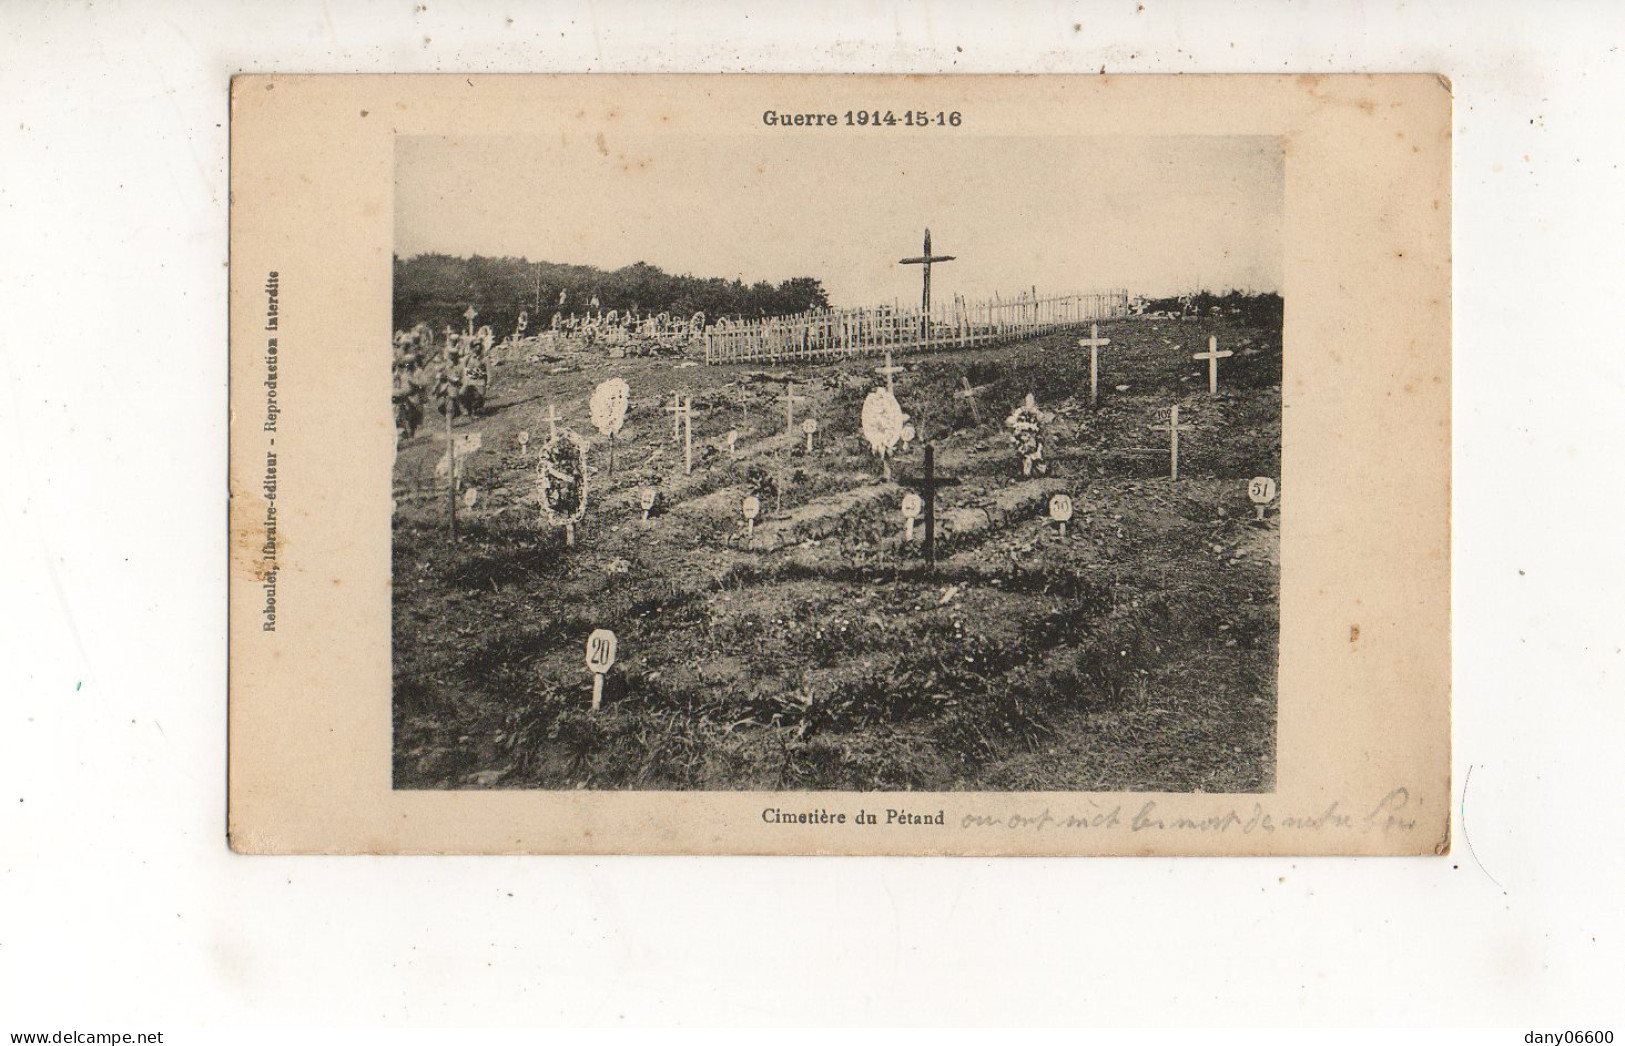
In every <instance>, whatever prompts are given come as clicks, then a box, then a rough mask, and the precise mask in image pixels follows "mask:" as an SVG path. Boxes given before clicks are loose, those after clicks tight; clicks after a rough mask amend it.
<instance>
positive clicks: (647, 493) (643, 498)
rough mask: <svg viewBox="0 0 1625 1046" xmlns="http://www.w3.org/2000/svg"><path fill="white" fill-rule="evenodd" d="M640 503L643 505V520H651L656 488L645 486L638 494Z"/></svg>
mask: <svg viewBox="0 0 1625 1046" xmlns="http://www.w3.org/2000/svg"><path fill="white" fill-rule="evenodd" d="M638 504H640V505H642V506H643V521H644V522H645V523H647V522H648V521H649V510H650V509H652V508H654V507H655V488H653V487H644V488H643V493H641V494H639V495H638Z"/></svg>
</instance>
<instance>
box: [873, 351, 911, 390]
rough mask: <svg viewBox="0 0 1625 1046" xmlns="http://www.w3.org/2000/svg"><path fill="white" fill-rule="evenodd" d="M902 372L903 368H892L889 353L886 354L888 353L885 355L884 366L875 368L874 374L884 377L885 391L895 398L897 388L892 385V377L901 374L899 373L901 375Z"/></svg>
mask: <svg viewBox="0 0 1625 1046" xmlns="http://www.w3.org/2000/svg"><path fill="white" fill-rule="evenodd" d="M903 370H904V368H902V367H894V366H892V362H891V353H890V352H888V353H886V365H885V366H884V367H876V368H875V373H876V374H881V375H884V376H885V378H886V391H887V392H889V393H891V394H892V395H893V396H896V395H897V387H896V386H895V385H894V384H892V375H894V374H901V373H903Z"/></svg>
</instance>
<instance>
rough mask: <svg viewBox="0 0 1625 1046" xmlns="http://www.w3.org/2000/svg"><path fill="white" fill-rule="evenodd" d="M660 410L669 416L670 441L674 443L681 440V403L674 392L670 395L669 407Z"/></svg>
mask: <svg viewBox="0 0 1625 1046" xmlns="http://www.w3.org/2000/svg"><path fill="white" fill-rule="evenodd" d="M661 409H662V410H664V411H665V412H666V413H667V414H670V415H671V441H672V442H673V443H676V442H677V441H678V440H680V439H682V438H683V401H682V400H681V399H680V398H679V397H678V395H677V393H675V392H674V393H672V394H671V406H669V407H662V408H661Z"/></svg>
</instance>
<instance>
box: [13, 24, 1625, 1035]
mask: <svg viewBox="0 0 1625 1046" xmlns="http://www.w3.org/2000/svg"><path fill="white" fill-rule="evenodd" d="M1142 7H1143V9H1142ZM1622 40H1625V8H1621V6H1620V5H1618V4H1616V3H1604V2H1598V3H1589V4H1588V3H1571V4H1568V5H1565V6H1563V7H1561V8H1558V7H1556V6H1555V5H1551V6H1548V5H1534V4H1529V5H1513V4H1510V3H1500V4H1485V3H1478V4H1470V3H1456V4H1450V3H1439V4H1421V5H1417V4H1399V3H1376V2H1367V3H1356V2H1349V3H1343V4H1334V3H1308V2H1299V3H1281V4H1273V5H1267V4H1221V3H1195V2H1192V3H1171V2H1167V0H1144V3H1143V5H1140V4H1136V3H1135V2H1134V0H1116V2H1112V3H1109V4H1090V5H1085V4H1062V3H1050V4H1044V3H1028V4H1021V5H1015V4H1004V5H1000V7H999V8H998V9H997V10H996V11H995V10H993V8H992V5H987V8H986V9H984V8H983V7H982V5H972V4H969V3H964V4H957V3H933V4H918V5H915V4H893V3H880V2H875V3H844V4H843V3H823V4H817V5H814V4H812V3H810V2H809V3H802V4H797V5H788V4H786V5H782V6H779V7H775V8H773V9H771V10H769V9H765V8H764V9H761V10H758V11H756V12H755V13H754V14H752V15H751V16H749V17H745V16H743V15H734V14H730V13H728V12H726V11H725V10H724V8H723V5H721V4H709V3H705V4H702V3H667V4H661V5H656V4H652V3H651V4H647V5H635V4H619V3H607V2H606V3H596V4H591V5H587V4H559V5H553V6H547V7H539V6H537V5H534V4H530V5H522V4H520V3H518V2H517V0H510V2H508V3H496V2H492V3H487V4H475V3H451V2H448V0H427V6H426V8H419V9H416V10H415V9H414V4H413V2H412V0H393V2H389V3H330V4H323V3H315V2H303V0H298V2H295V0H287V2H283V3H280V4H276V5H256V6H254V7H249V6H246V5H244V6H240V7H237V6H230V5H223V4H222V5H208V4H202V3H185V2H174V3H159V2H154V3H145V4H142V3H126V4H116V3H115V4H108V3H95V4H90V3H74V4H69V3H35V4H25V3H10V4H6V5H4V8H3V11H0V360H3V363H4V369H3V370H0V383H3V384H4V386H5V392H4V394H3V395H0V585H3V588H0V596H3V601H0V607H3V609H0V1032H10V1031H19V1030H47V1031H48V1030H54V1029H57V1028H67V1029H73V1028H80V1029H92V1028H94V1029H104V1030H147V1029H152V1028H171V1029H174V1028H182V1027H187V1026H193V1025H199V1024H224V1025H242V1026H259V1025H268V1024H278V1023H299V1024H347V1023H356V1024H376V1023H385V1022H394V1023H412V1024H425V1023H432V1024H458V1025H461V1024H487V1023H490V1024H510V1023H524V1024H530V1023H552V1022H560V1021H568V1022H593V1023H608V1024H615V1023H620V1022H628V1023H633V1022H668V1021H684V1022H701V1021H704V1022H722V1023H744V1022H778V1021H787V1022H788V1021H794V1022H856V1021H877V1022H894V1021H908V1022H923V1023H937V1022H989V1021H1009V1022H1016V1023H1029V1022H1053V1021H1067V1022H1074V1021H1075V1022H1081V1023H1089V1024H1096V1023H1132V1024H1144V1023H1150V1024H1167V1023H1187V1022H1189V1023H1242V1024H1252V1023H1336V1024H1346V1023H1383V1024H1388V1023H1417V1022H1421V1023H1428V1022H1444V1023H1451V1024H1477V1023H1480V1022H1486V1023H1496V1024H1505V1025H1511V1026H1514V1027H1516V1028H1518V1029H1520V1032H1519V1034H1518V1035H1517V1036H1516V1040H1515V1041H1522V1034H1521V1029H1523V1028H1525V1027H1542V1028H1548V1029H1558V1028H1587V1027H1599V1026H1609V1024H1608V1022H1609V1021H1613V1022H1615V1024H1617V1023H1619V1018H1620V1016H1621V1009H1622V1007H1621V1003H1620V1001H1619V999H1620V995H1621V988H1620V983H1621V978H1620V973H1621V970H1622V969H1625V961H1622V960H1625V941H1622V933H1625V918H1622V911H1625V902H1622V900H1621V896H1620V892H1619V891H1620V884H1621V882H1622V881H1625V862H1622V859H1621V858H1622V855H1625V846H1622V843H1621V831H1620V830H1621V827H1622V818H1621V816H1620V802H1621V799H1622V795H1621V792H1622V789H1621V783H1622V778H1625V774H1622V772H1621V769H1620V762H1619V760H1618V758H1617V752H1618V749H1619V746H1620V742H1621V738H1622V736H1625V731H1622V729H1621V727H1622V726H1625V713H1622V702H1621V693H1622V688H1621V685H1620V682H1621V678H1620V675H1621V671H1622V669H1625V660H1622V655H1621V653H1620V651H1621V647H1622V646H1625V638H1622V637H1621V632H1622V625H1625V615H1622V613H1621V603H1620V599H1619V597H1618V592H1619V590H1620V581H1621V577H1620V575H1621V559H1622V557H1621V547H1622V537H1621V533H1620V529H1621V528H1620V515H1619V511H1618V510H1619V508H1620V497H1619V475H1620V469H1619V466H1618V462H1619V459H1620V455H1621V453H1622V448H1621V446H1620V440H1619V436H1620V435H1621V431H1620V430H1621V427H1622V425H1621V413H1620V410H1619V407H1620V404H1621V393H1622V391H1625V388H1622V378H1625V345H1622V344H1621V343H1620V342H1618V341H1616V339H1618V338H1619V337H1620V327H1621V324H1620V322H1619V308H1618V301H1619V298H1620V294H1619V290H1620V288H1619V278H1620V275H1621V274H1622V273H1625V265H1622V261H1625V258H1622V253H1625V237H1622V235H1621V230H1622V221H1621V219H1622V214H1621V207H1620V186H1621V181H1622V179H1621V175H1620V172H1619V170H1618V163H1619V161H1620V159H1621V154H1622V153H1625V120H1622V116H1625V112H1622V109H1625V67H1622V58H1621V55H1620V54H1619V51H1618V44H1619V43H1620V42H1621V41H1622ZM1102 67H1104V68H1105V69H1106V70H1107V71H1108V72H1112V73H1123V72H1139V71H1148V72H1149V71H1156V72H1196V71H1258V72H1283V71H1291V72H1303V71H1308V72H1337V71H1349V70H1370V71H1402V70H1403V71H1425V72H1442V73H1445V74H1447V75H1449V76H1450V77H1451V78H1452V79H1453V81H1454V84H1455V92H1456V127H1455V132H1456V140H1455V141H1456V145H1455V148H1456V154H1455V171H1456V182H1455V185H1456V190H1455V192H1456V195H1455V208H1456V210H1455V214H1456V220H1457V235H1456V268H1455V273H1456V323H1457V326H1456V361H1455V380H1456V392H1457V395H1456V430H1455V436H1456V448H1457V449H1456V472H1455V482H1456V487H1455V490H1456V517H1455V522H1456V544H1455V554H1456V560H1455V577H1456V584H1455V598H1456V684H1455V727H1454V729H1455V744H1456V750H1455V751H1456V777H1455V779H1456V790H1457V808H1458V815H1464V817H1459V818H1458V821H1457V824H1456V850H1455V853H1454V854H1453V855H1452V856H1451V857H1449V858H1445V859H1436V860H1369V861H1333V860H1296V861H1287V860H1226V861H1194V860H1183V861H1177V860H1174V861H1150V860H1069V861H1038V860H1023V861H1016V860H1012V861H988V860H763V859H736V860H699V859H689V860H651V859H642V860H606V859H597V860H593V859H571V860H563V859H491V858H487V859H457V858H439V859H369V858H349V859H308V858H307V859H272V858H243V857H236V856H234V855H232V854H230V853H229V852H228V851H227V849H226V846H225V835H224V821H225V791H224V781H225V777H224V765H225V754H226V728H225V671H226V650H225V563H226V523H225V506H226V476H225V467H226V457H225V441H226V431H227V416H226V407H225V402H226V348H225V343H226V322H225V321H226V263H227V243H226V217H227V163H226V150H227V123H228V121H227V79H228V77H229V76H230V75H231V74H232V73H234V72H239V71H256V72H273V71H275V72H307V71H308V72H319V71H335V72H340V71H375V72H413V71H497V72H517V71H529V70H548V71H574V70H592V71H619V70H694V71H739V70H745V69H760V70H771V71H806V70H842V71H853V72H870V71H893V72H922V73H923V72H937V71H958V72H984V71H985V72H992V71H1007V70H1016V71H1031V72H1063V71H1065V72H1097V71H1099V70H1100V69H1101V68H1102ZM1469 770H1470V771H1471V777H1470V781H1469V777H1468V772H1469ZM1469 843H1470V845H1469ZM1621 1031H1625V1029H1621Z"/></svg>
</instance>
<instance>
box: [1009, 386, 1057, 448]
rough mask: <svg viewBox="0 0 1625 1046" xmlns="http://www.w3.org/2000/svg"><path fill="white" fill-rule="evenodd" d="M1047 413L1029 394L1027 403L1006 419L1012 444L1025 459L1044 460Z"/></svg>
mask: <svg viewBox="0 0 1625 1046" xmlns="http://www.w3.org/2000/svg"><path fill="white" fill-rule="evenodd" d="M1047 420H1048V415H1047V414H1046V412H1044V411H1041V410H1039V409H1038V406H1037V405H1036V404H1035V403H1034V402H1033V397H1032V395H1031V394H1030V393H1029V394H1028V396H1027V400H1026V402H1024V403H1023V404H1022V405H1021V406H1019V407H1017V408H1016V409H1015V410H1014V411H1012V412H1011V414H1010V416H1009V417H1008V418H1006V419H1004V423H1005V424H1006V425H1008V426H1009V427H1010V442H1011V443H1013V444H1014V445H1015V448H1016V451H1017V452H1018V453H1020V454H1021V456H1022V457H1023V458H1033V459H1042V458H1043V456H1044V422H1045V421H1047Z"/></svg>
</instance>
